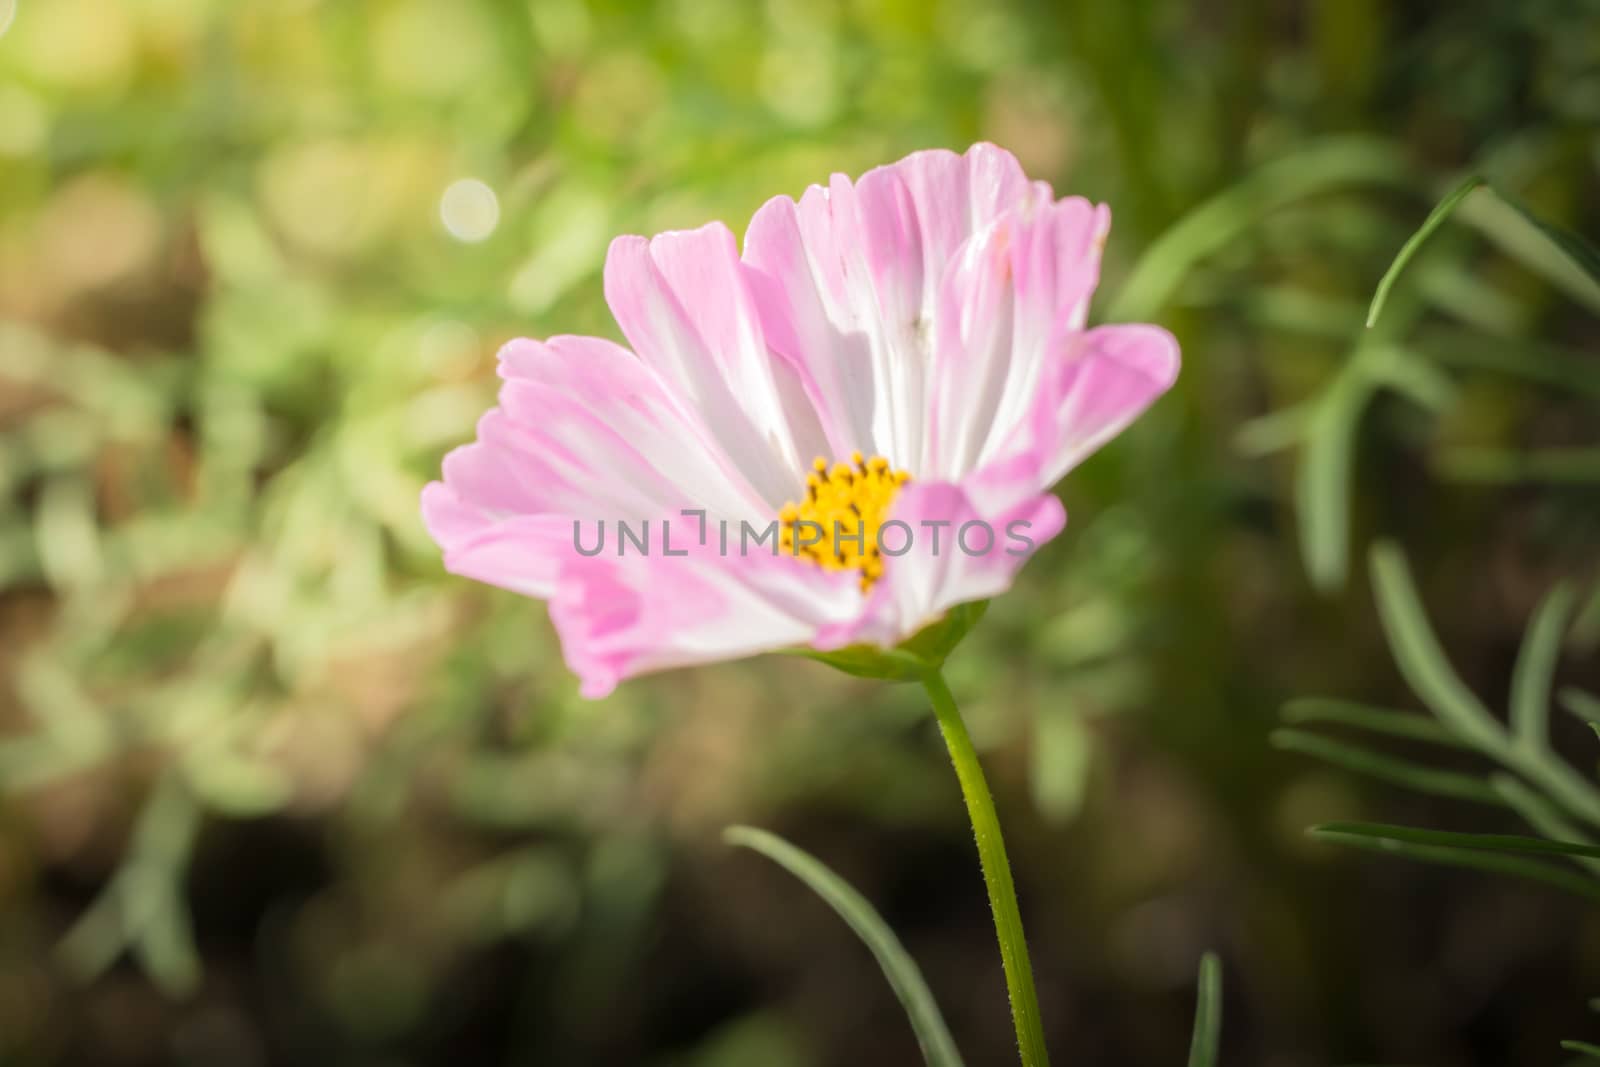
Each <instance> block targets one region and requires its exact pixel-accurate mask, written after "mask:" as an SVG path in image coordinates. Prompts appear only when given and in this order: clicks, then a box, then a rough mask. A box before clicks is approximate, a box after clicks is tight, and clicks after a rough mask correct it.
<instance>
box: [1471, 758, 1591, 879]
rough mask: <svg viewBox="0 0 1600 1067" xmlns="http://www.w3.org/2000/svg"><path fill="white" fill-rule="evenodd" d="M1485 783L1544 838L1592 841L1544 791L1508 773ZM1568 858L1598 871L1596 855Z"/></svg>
mask: <svg viewBox="0 0 1600 1067" xmlns="http://www.w3.org/2000/svg"><path fill="white" fill-rule="evenodd" d="M1489 786H1490V787H1491V788H1492V789H1493V790H1494V791H1495V792H1496V793H1499V794H1500V796H1501V798H1502V799H1504V800H1505V802H1506V803H1507V804H1509V805H1511V810H1512V811H1515V812H1516V813H1517V814H1518V815H1520V816H1522V821H1523V822H1525V823H1527V824H1528V825H1529V826H1531V827H1533V828H1534V829H1535V830H1537V831H1538V832H1539V833H1540V834H1543V835H1544V839H1545V840H1546V841H1571V842H1573V843H1574V844H1579V845H1593V844H1594V838H1592V837H1590V836H1589V835H1588V834H1587V833H1585V832H1584V831H1583V830H1580V829H1579V828H1578V827H1577V826H1575V825H1573V823H1572V820H1570V819H1568V818H1567V816H1566V813H1565V812H1563V811H1562V810H1561V809H1560V808H1558V807H1557V806H1556V805H1554V804H1552V803H1551V802H1550V801H1549V800H1547V799H1546V798H1545V796H1544V794H1542V793H1540V792H1538V791H1537V790H1535V789H1532V788H1530V787H1529V786H1528V785H1526V784H1525V783H1524V782H1523V781H1522V779H1521V778H1518V777H1517V776H1515V775H1512V774H1492V775H1490V776H1489ZM1572 861H1573V862H1574V863H1576V864H1578V865H1579V866H1581V867H1583V868H1584V869H1585V870H1589V871H1593V872H1594V873H1596V874H1600V859H1591V858H1589V857H1587V856H1574V857H1572Z"/></svg>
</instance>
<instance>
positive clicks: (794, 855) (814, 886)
mask: <svg viewBox="0 0 1600 1067" xmlns="http://www.w3.org/2000/svg"><path fill="white" fill-rule="evenodd" d="M722 838H723V840H724V841H726V842H728V844H730V845H737V846H740V847H743V848H748V849H752V850H753V851H755V852H759V853H760V854H761V855H763V856H765V857H766V858H767V859H769V860H771V861H772V862H774V863H776V864H777V865H778V866H780V867H782V868H783V869H784V870H786V871H788V872H789V873H790V874H792V875H794V876H795V877H796V878H798V879H799V880H800V881H802V882H804V883H805V884H806V887H807V888H809V889H810V890H811V891H812V892H813V893H815V894H817V896H819V897H821V898H822V899H823V900H824V901H825V902H826V903H827V905H828V906H829V907H830V908H832V909H833V910H834V912H835V913H836V914H837V915H838V916H839V917H840V918H841V919H843V920H844V921H845V922H846V923H847V924H848V925H849V927H850V929H852V930H854V931H855V933H856V936H857V937H859V938H861V940H862V942H864V943H865V944H866V946H867V948H868V949H869V950H871V952H872V955H873V956H874V957H875V958H876V959H877V961H878V966H879V967H881V968H882V969H883V973H884V977H886V978H887V979H888V980H889V984H890V986H892V987H893V988H894V992H895V995H896V996H897V997H899V998H900V1003H901V1004H902V1005H903V1006H904V1007H905V1009H906V1015H907V1016H908V1017H909V1018H910V1020H911V1029H912V1030H913V1031H914V1032H915V1033H916V1035H917V1043H918V1044H919V1045H921V1046H922V1056H923V1059H924V1060H925V1061H926V1062H927V1064H928V1067H962V1061H961V1054H960V1053H959V1052H958V1051H957V1050H956V1045H955V1041H954V1040H953V1039H952V1038H951V1036H950V1030H949V1027H947V1026H946V1025H945V1022H944V1016H943V1015H941V1014H940V1013H939V1006H938V1004H937V1003H936V1002H935V1001H934V999H933V993H932V992H931V991H930V990H929V989H928V984H927V982H926V981H924V980H923V977H922V972H921V971H920V970H918V969H917V965H916V962H915V961H913V960H912V958H911V956H910V954H909V953H907V952H906V950H905V947H904V946H903V945H901V943H900V939H899V938H898V937H896V936H895V935H894V931H892V930H890V929H889V926H888V924H887V923H885V922H884V921H883V918H882V916H880V915H879V914H878V913H877V911H876V910H875V909H874V908H873V907H872V905H871V904H869V903H868V902H867V900H866V898H865V897H863V896H862V895H861V894H860V893H857V892H856V891H855V890H854V889H852V888H850V886H849V885H847V884H846V883H845V882H844V880H843V879H841V878H840V877H839V876H838V875H836V874H834V873H833V871H831V870H829V869H828V868H827V867H826V866H825V865H823V864H822V862H821V861H819V860H817V859H816V857H814V856H812V855H810V854H809V853H807V852H805V851H803V850H801V849H799V848H796V847H795V846H793V845H791V844H789V843H788V842H787V841H785V840H783V838H781V837H778V836H777V835H776V834H771V833H768V832H767V831H765V830H758V829H756V828H755V827H753V826H730V827H728V828H727V829H726V830H724V831H723V832H722Z"/></svg>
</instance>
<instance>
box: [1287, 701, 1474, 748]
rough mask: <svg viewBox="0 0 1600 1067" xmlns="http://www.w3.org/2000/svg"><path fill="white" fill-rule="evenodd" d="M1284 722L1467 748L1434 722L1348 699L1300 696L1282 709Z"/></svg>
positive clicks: (1423, 717)
mask: <svg viewBox="0 0 1600 1067" xmlns="http://www.w3.org/2000/svg"><path fill="white" fill-rule="evenodd" d="M1283 718H1284V721H1285V722H1288V723H1291V724H1293V725H1295V726H1305V725H1308V724H1313V723H1327V724H1331V725H1336V726H1349V727H1352V728H1354V729H1357V730H1368V731H1371V732H1372V733H1379V734H1387V735H1388V736H1390V737H1403V738H1405V739H1407V740H1410V741H1424V742H1427V743H1428V744H1431V745H1444V746H1447V747H1451V748H1463V747H1466V742H1464V741H1462V740H1461V739H1460V738H1459V737H1457V736H1456V735H1455V734H1452V733H1451V732H1450V731H1449V730H1446V729H1445V728H1444V727H1443V726H1440V725H1439V723H1438V722H1437V721H1436V720H1434V719H1430V718H1427V717H1426V716H1423V715H1418V714H1415V713H1413V712H1408V711H1394V710H1391V709H1388V708H1374V707H1369V706H1367V705H1365V704H1356V703H1354V702H1352V701H1348V700H1333V699H1329V698H1327V697H1302V698H1300V699H1298V700H1291V701H1289V702H1288V703H1287V704H1285V705H1284V706H1283Z"/></svg>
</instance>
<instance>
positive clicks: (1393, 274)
mask: <svg viewBox="0 0 1600 1067" xmlns="http://www.w3.org/2000/svg"><path fill="white" fill-rule="evenodd" d="M1484 184H1485V182H1484V180H1483V178H1482V177H1480V176H1479V175H1476V174H1474V175H1472V176H1471V177H1469V178H1468V179H1466V180H1465V181H1463V182H1462V183H1461V184H1460V185H1458V186H1456V187H1455V188H1454V189H1452V190H1450V192H1449V193H1447V194H1446V195H1445V198H1444V199H1443V200H1441V201H1439V203H1438V204H1436V205H1435V206H1434V209H1433V210H1432V211H1430V212H1428V217H1427V218H1426V219H1424V220H1423V221H1422V225H1421V226H1420V227H1418V228H1417V232H1416V233H1414V234H1412V235H1411V236H1410V237H1409V238H1408V239H1407V240H1406V243H1405V244H1403V245H1401V246H1400V251H1399V253H1398V254H1396V256H1395V257H1394V262H1393V263H1391V264H1389V269H1388V270H1386V271H1384V273H1383V279H1382V280H1381V281H1379V282H1378V288H1377V291H1376V292H1374V293H1373V294H1372V304H1371V306H1370V307H1368V308H1367V329H1369V330H1370V329H1372V326H1373V324H1374V323H1376V322H1377V321H1378V316H1379V315H1380V314H1382V313H1383V305H1384V304H1386V303H1388V301H1389V290H1390V289H1393V288H1394V283H1395V281H1396V280H1397V279H1398V278H1399V277H1400V272H1401V271H1403V270H1405V268H1406V264H1407V263H1410V262H1411V257H1412V256H1415V255H1416V254H1417V249H1419V248H1421V247H1422V245H1423V242H1425V241H1426V240H1427V239H1428V238H1429V237H1431V236H1432V235H1433V231H1434V230H1437V229H1438V228H1439V227H1440V226H1442V225H1443V224H1444V220H1445V219H1447V218H1449V217H1450V214H1451V212H1453V211H1455V209H1456V207H1457V206H1458V205H1459V204H1460V203H1461V201H1463V200H1465V199H1466V198H1467V196H1468V194H1470V193H1471V192H1472V191H1473V190H1474V189H1476V188H1478V187H1479V186H1481V185H1484Z"/></svg>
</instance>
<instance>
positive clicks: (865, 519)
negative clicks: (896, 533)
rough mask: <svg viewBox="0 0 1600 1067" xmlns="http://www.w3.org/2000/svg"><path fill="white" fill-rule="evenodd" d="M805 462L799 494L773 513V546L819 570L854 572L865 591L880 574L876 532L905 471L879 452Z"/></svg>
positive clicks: (906, 478)
mask: <svg viewBox="0 0 1600 1067" xmlns="http://www.w3.org/2000/svg"><path fill="white" fill-rule="evenodd" d="M811 467H812V470H811V473H810V474H808V475H806V491H805V495H804V496H803V497H802V498H801V499H800V500H799V502H797V503H796V502H790V503H787V504H785V505H784V506H783V507H782V509H780V510H779V512H778V520H779V523H780V525H779V529H778V541H779V545H780V547H781V549H782V551H784V552H786V553H788V554H789V555H792V556H796V557H798V558H799V559H804V560H809V561H810V562H812V563H815V564H816V565H817V566H819V567H821V568H823V569H824V570H830V571H857V572H859V573H860V575H861V591H862V592H866V591H867V590H868V589H871V588H872V583H874V582H876V581H877V580H878V579H879V578H880V577H881V576H882V575H883V556H882V553H881V551H880V549H879V545H878V532H879V530H881V529H882V527H883V524H884V521H885V520H887V519H888V517H889V506H890V504H892V503H893V502H894V498H895V494H897V493H898V492H899V491H900V487H901V486H903V485H905V484H906V483H907V482H909V481H910V480H911V475H910V474H908V473H907V472H905V471H903V470H898V469H896V468H895V467H893V466H891V465H890V463H889V461H888V460H887V459H884V458H883V457H882V456H873V457H872V458H871V459H864V458H863V457H862V455H861V453H860V452H854V453H852V454H851V456H850V462H848V463H845V462H835V463H829V462H828V461H827V459H825V458H824V457H822V456H818V457H817V458H816V460H815V461H813V462H812V464H811Z"/></svg>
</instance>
